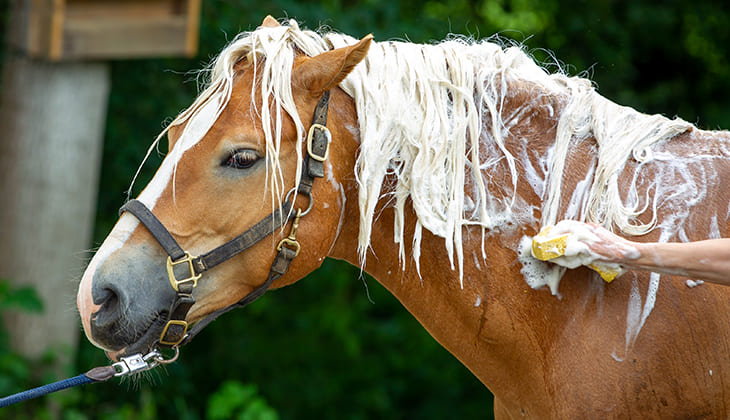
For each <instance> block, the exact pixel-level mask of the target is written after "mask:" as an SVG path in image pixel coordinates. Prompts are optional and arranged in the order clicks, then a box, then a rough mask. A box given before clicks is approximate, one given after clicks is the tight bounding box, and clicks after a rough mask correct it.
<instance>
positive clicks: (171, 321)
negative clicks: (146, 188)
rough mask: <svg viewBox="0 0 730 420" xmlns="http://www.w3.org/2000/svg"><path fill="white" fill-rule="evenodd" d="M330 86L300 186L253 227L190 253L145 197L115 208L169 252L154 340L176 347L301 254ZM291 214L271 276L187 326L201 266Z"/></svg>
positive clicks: (234, 251)
mask: <svg viewBox="0 0 730 420" xmlns="http://www.w3.org/2000/svg"><path fill="white" fill-rule="evenodd" d="M329 96H330V93H329V91H326V92H325V93H324V94H323V95H322V97H321V98H320V100H319V102H318V103H317V106H316V107H315V109H314V116H313V118H312V126H311V127H310V129H309V132H308V134H307V139H306V148H307V153H306V154H305V156H304V162H303V163H304V164H303V167H302V174H301V180H300V183H299V186H298V187H295V188H293V189H292V190H291V191H289V192H288V193H287V195H286V197H285V200H284V203H283V204H282V205H281V207H279V208H278V209H276V210H274V212H273V213H271V214H269V215H268V216H266V217H265V218H264V219H262V220H260V221H259V222H258V223H256V224H255V225H253V226H252V227H251V228H249V229H248V230H246V231H245V232H243V233H242V234H240V235H238V236H236V237H235V238H233V239H231V240H230V241H228V242H226V243H225V244H223V245H221V246H219V247H217V248H215V249H213V250H212V251H210V252H207V253H205V254H203V255H200V256H197V257H196V256H193V255H191V254H190V253H189V252H186V251H185V250H183V249H182V247H181V246H180V245H179V244H178V243H177V241H176V240H175V238H174V237H173V236H172V234H171V233H170V231H168V230H167V228H165V226H164V225H163V224H162V222H161V221H160V220H159V219H158V218H157V216H155V215H154V213H152V211H151V210H150V209H149V208H147V206H146V205H144V203H142V202H141V201H139V200H131V201H129V202H127V203H125V204H124V205H123V206H122V207H121V208H120V209H119V213H120V214H122V213H123V212H129V213H131V214H132V215H134V216H135V217H137V219H139V221H140V222H141V223H142V224H143V225H144V226H145V227H146V228H147V230H149V232H150V233H151V234H152V236H153V237H154V238H155V239H156V240H157V242H158V243H159V244H160V246H161V247H162V248H163V249H164V250H165V252H167V255H168V257H167V276H168V280H169V281H170V286H172V288H173V289H174V290H175V292H176V295H175V300H174V301H173V303H172V305H171V306H170V310H169V311H168V314H167V319H166V323H165V327H164V328H163V330H162V333H161V334H160V338H159V339H158V340H157V343H156V344H157V345H160V346H162V347H170V348H175V349H177V348H178V347H179V346H181V345H183V344H185V343H186V342H188V341H189V340H190V339H192V337H194V336H195V335H197V334H198V333H199V332H200V330H202V329H203V328H205V326H207V325H208V324H210V323H211V322H212V321H213V320H214V319H216V318H217V317H218V316H220V315H222V314H223V313H225V312H228V311H229V310H231V309H233V308H238V307H242V306H245V305H247V304H249V303H251V302H253V301H254V300H256V299H257V298H259V297H260V296H261V295H263V294H264V292H266V290H267V289H268V288H269V287H270V286H271V284H272V283H273V282H274V280H276V279H278V278H279V277H281V276H283V275H284V273H286V271H287V269H288V268H289V264H290V263H291V262H292V260H293V259H294V258H295V257H296V256H297V255H298V254H299V250H300V249H301V245H300V244H299V242H298V241H297V239H296V233H297V228H298V227H299V220H300V218H301V217H302V216H304V215H306V214H307V213H309V211H310V210H311V208H312V205H313V199H312V184H313V183H314V179H315V178H322V177H324V161H325V160H327V157H328V156H329V145H330V142H331V140H332V136H331V134H330V132H329V130H328V129H327V127H326V125H327V110H328V107H329ZM293 194H302V195H305V196H307V198H308V200H309V203H308V207H307V208H306V209H305V210H304V211H302V210H301V209H297V210H296V211H293V210H292V201H291V200H290V197H291V196H292V195H293ZM290 219H294V221H293V223H292V228H291V231H290V233H289V235H288V236H287V237H286V238H284V239H282V240H281V241H280V242H279V244H278V245H277V246H276V250H277V254H276V257H275V258H274V262H273V263H272V264H271V268H270V270H269V276H268V277H267V279H266V281H265V282H264V283H263V284H262V285H260V286H259V287H257V288H256V289H254V290H253V291H252V292H251V293H249V294H248V295H246V296H245V297H244V298H243V299H241V300H240V301H238V302H236V303H234V304H232V305H230V306H228V307H225V308H222V309H219V310H218V311H215V312H213V313H211V314H210V315H208V316H207V317H205V318H204V319H203V320H201V321H200V322H198V323H196V324H195V325H194V326H193V328H192V329H191V330H190V331H189V332H188V327H189V325H188V323H187V321H185V318H186V316H187V314H188V312H189V311H190V308H191V307H192V306H193V304H194V303H195V299H194V298H193V294H192V293H193V289H194V288H195V287H196V286H197V285H198V281H199V280H200V279H201V278H202V275H203V273H204V272H205V271H207V270H209V269H211V268H213V267H215V266H216V265H218V264H220V263H222V262H224V261H227V260H229V259H231V258H233V257H234V256H236V255H238V254H240V253H241V252H243V251H245V250H246V249H248V248H250V247H251V246H253V245H254V244H256V243H258V242H259V241H261V240H262V239H263V238H265V237H267V236H269V235H271V234H272V233H274V232H275V231H276V230H277V229H279V228H281V227H283V226H284V225H286V224H287V223H288V222H289V220H290Z"/></svg>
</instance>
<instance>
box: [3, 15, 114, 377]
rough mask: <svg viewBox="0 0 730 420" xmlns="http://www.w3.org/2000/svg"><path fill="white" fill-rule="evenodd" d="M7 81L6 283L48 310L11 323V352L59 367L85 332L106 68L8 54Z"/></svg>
mask: <svg viewBox="0 0 730 420" xmlns="http://www.w3.org/2000/svg"><path fill="white" fill-rule="evenodd" d="M16 5H21V4H20V2H16ZM14 11H16V9H14ZM15 16H17V15H15ZM12 17H14V16H13V15H11V18H12ZM10 21H11V22H19V21H21V20H20V19H18V20H13V19H10ZM10 30H11V31H12V30H17V28H12V27H11V28H10ZM2 83H3V85H2V96H1V97H0V127H2V129H1V130H0V277H2V278H7V279H10V281H11V282H12V283H13V284H16V285H32V286H34V287H35V288H36V290H37V291H38V292H39V294H40V296H41V298H42V300H43V304H44V306H45V310H44V312H43V313H42V314H40V315H28V314H20V313H11V314H8V315H7V316H6V317H5V319H4V322H5V325H6V327H7V328H8V330H9V332H10V335H11V344H12V346H13V348H14V349H16V350H17V351H19V352H21V353H22V354H24V355H27V356H30V357H36V356H39V355H41V354H43V353H44V352H46V351H53V353H54V354H57V355H60V356H61V359H60V360H58V362H59V365H58V366H61V365H63V364H65V362H68V361H69V360H70V357H72V356H73V354H74V350H75V348H76V345H77V342H78V334H79V330H80V327H79V325H80V323H79V319H78V314H77V311H76V309H75V295H76V287H77V284H78V279H79V276H80V273H81V272H82V270H83V267H84V265H85V263H86V255H85V252H84V251H85V250H86V249H87V248H88V247H89V245H90V243H91V235H92V228H93V224H94V210H95V207H96V192H97V188H98V186H97V182H98V172H99V161H100V156H101V148H102V140H103V132H104V122H105V119H106V107H107V100H108V95H109V67H108V64H105V63H84V62H62V63H49V62H46V61H38V60H34V59H31V58H28V57H26V56H25V55H24V54H18V53H17V52H13V51H9V52H7V53H6V56H5V60H4V65H3V75H2Z"/></svg>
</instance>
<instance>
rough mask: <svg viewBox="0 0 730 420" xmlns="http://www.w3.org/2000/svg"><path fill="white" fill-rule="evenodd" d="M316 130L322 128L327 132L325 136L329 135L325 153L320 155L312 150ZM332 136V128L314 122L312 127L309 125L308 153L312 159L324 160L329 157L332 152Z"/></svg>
mask: <svg viewBox="0 0 730 420" xmlns="http://www.w3.org/2000/svg"><path fill="white" fill-rule="evenodd" d="M314 130H322V131H323V132H324V133H325V136H327V144H326V145H325V149H324V155H323V156H320V155H317V154H315V153H314V152H312V139H313V138H314ZM331 138H332V135H331V134H330V130H329V129H328V128H327V127H325V126H323V125H322V124H312V126H311V127H309V133H308V134H307V153H309V157H311V158H312V159H314V160H316V161H319V162H324V161H325V160H327V157H328V156H329V154H330V139H331Z"/></svg>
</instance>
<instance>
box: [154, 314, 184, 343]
mask: <svg viewBox="0 0 730 420" xmlns="http://www.w3.org/2000/svg"><path fill="white" fill-rule="evenodd" d="M171 325H178V326H181V327H183V333H182V334H181V335H180V339H179V340H177V341H166V340H165V336H166V335H167V330H169V329H170V326H171ZM187 333H188V323H187V322H185V321H180V320H177V319H173V320H170V321H167V324H165V328H164V329H163V330H162V334H160V339H159V340H157V342H158V343H160V344H161V345H163V346H170V347H175V346H177V345H179V344H180V343H182V341H183V340H185V336H186V335H187Z"/></svg>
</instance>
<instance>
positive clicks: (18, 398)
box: [0, 374, 108, 408]
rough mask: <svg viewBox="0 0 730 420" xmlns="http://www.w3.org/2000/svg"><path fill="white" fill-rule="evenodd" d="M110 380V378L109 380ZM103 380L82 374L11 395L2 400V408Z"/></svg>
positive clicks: (0, 400)
mask: <svg viewBox="0 0 730 420" xmlns="http://www.w3.org/2000/svg"><path fill="white" fill-rule="evenodd" d="M107 379H108V378H107ZM100 381H101V380H94V379H91V378H89V377H88V376H86V374H82V375H79V376H74V377H73V378H68V379H64V380H62V381H58V382H54V383H52V384H48V385H43V386H39V387H38V388H33V389H29V390H27V391H23V392H18V393H17V394H14V395H10V396H9V397H5V398H0V408H2V407H7V406H9V405H13V404H17V403H19V402H23V401H26V400H30V399H33V398H38V397H42V396H44V395H47V394H50V393H51V392H56V391H61V390H63V389H66V388H71V387H74V386H78V385H85V384H89V383H92V382H100Z"/></svg>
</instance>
